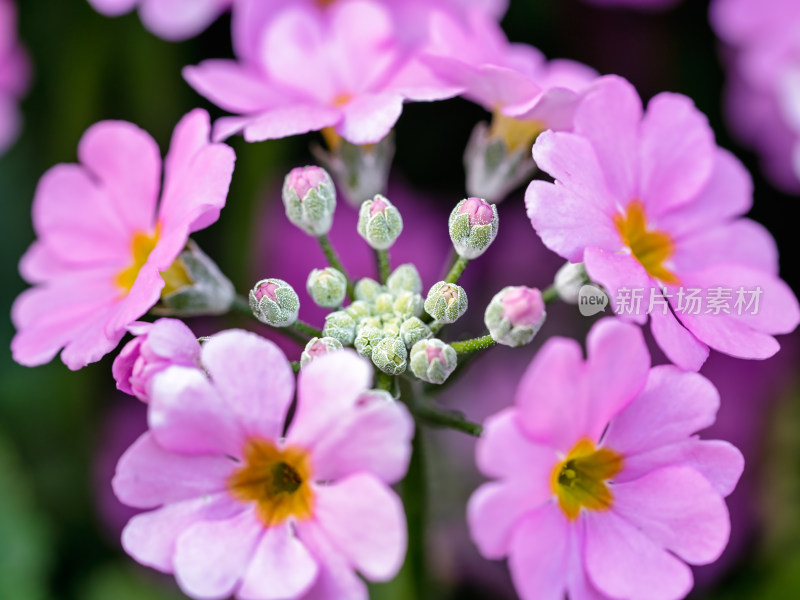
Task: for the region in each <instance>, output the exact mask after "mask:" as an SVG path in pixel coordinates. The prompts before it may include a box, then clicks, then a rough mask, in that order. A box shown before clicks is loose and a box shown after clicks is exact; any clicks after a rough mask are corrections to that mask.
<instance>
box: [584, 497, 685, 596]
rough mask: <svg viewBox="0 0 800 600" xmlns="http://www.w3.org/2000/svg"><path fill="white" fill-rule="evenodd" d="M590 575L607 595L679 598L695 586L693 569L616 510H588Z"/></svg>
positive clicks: (587, 538) (587, 565) (587, 558)
mask: <svg viewBox="0 0 800 600" xmlns="http://www.w3.org/2000/svg"><path fill="white" fill-rule="evenodd" d="M584 518H585V520H586V545H585V548H584V560H585V565H586V570H587V572H588V574H589V579H590V580H591V581H592V583H593V584H594V585H595V586H596V587H597V589H598V590H599V591H601V592H602V593H604V594H605V595H607V596H611V597H616V598H629V599H630V600H678V599H679V598H683V597H684V596H686V594H688V593H689V591H690V590H691V589H692V584H693V578H692V572H691V570H690V569H689V567H687V566H686V564H685V563H683V562H682V561H681V560H679V559H678V558H676V557H675V556H673V555H672V554H670V553H669V552H667V551H666V550H664V549H663V548H661V547H660V546H659V545H658V544H656V543H655V542H653V541H652V540H650V538H649V537H647V536H646V535H645V534H644V533H642V532H641V531H639V529H638V528H637V527H636V526H634V525H633V524H631V523H629V522H628V521H627V520H626V519H624V518H623V517H621V516H619V515H618V514H617V513H616V511H614V510H611V511H606V512H594V511H588V512H586V513H584Z"/></svg>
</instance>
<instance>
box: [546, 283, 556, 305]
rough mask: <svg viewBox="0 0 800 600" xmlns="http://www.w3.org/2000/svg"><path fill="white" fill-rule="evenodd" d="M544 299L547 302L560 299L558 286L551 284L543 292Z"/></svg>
mask: <svg viewBox="0 0 800 600" xmlns="http://www.w3.org/2000/svg"><path fill="white" fill-rule="evenodd" d="M542 300H544V303H545V304H550V303H551V302H553V301H554V300H558V290H556V286H554V285H551V286H550V287H549V288H547V289H546V290H544V291H543V292H542Z"/></svg>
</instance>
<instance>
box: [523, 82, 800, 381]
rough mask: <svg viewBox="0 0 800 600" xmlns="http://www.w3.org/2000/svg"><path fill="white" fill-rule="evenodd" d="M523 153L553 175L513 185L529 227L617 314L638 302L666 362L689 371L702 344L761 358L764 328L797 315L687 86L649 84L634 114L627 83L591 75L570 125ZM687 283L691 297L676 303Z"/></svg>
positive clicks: (788, 324) (746, 190)
mask: <svg viewBox="0 0 800 600" xmlns="http://www.w3.org/2000/svg"><path fill="white" fill-rule="evenodd" d="M533 156H534V160H535V161H536V163H537V164H538V165H539V166H540V167H541V168H542V169H543V170H544V171H546V172H547V173H548V174H549V175H551V176H552V177H553V178H554V179H555V183H547V182H545V181H534V182H532V183H531V184H530V185H529V187H528V190H527V193H526V198H525V201H526V205H527V209H528V216H529V217H530V219H531V223H532V224H533V227H534V229H535V230H536V232H537V233H538V234H539V237H541V239H542V241H543V242H544V243H545V245H546V246H547V247H548V248H550V249H551V250H553V251H554V252H556V253H558V254H559V255H561V256H562V257H564V258H566V259H567V260H569V261H571V262H581V261H583V262H584V264H585V267H586V272H587V273H588V275H589V278H590V279H591V280H592V281H595V282H598V283H600V284H601V285H602V286H603V287H604V288H605V289H606V291H607V292H608V294H609V297H610V300H611V302H612V305H613V306H614V308H615V312H616V313H617V314H619V315H620V316H623V317H625V318H629V319H633V320H635V321H637V322H639V323H644V322H645V321H646V320H647V316H648V314H649V317H650V324H651V330H652V332H653V336H654V337H655V339H656V342H657V343H658V345H659V346H660V347H661V348H662V350H663V351H664V352H665V353H666V355H667V356H668V357H669V359H670V360H671V361H672V362H674V363H675V364H677V365H678V366H680V367H682V368H685V369H690V370H697V369H698V368H699V367H700V365H702V364H703V361H705V359H706V357H707V356H708V351H709V347H711V348H714V349H715V350H718V351H720V352H724V353H726V354H730V355H732V356H736V357H740V358H753V359H762V358H767V357H769V356H772V355H773V354H775V352H777V351H778V349H779V347H780V346H779V344H778V342H777V341H776V340H775V338H774V337H773V335H776V334H781V333H788V332H790V331H792V330H793V329H794V328H795V327H796V326H797V324H798V322H800V308H799V307H798V303H797V299H796V298H795V295H794V293H793V292H792V291H791V289H790V288H789V287H788V286H787V285H786V283H784V282H783V281H782V280H781V279H780V278H779V277H778V257H777V250H776V248H775V242H774V240H773V239H772V236H770V235H769V233H768V232H767V231H766V230H765V229H764V228H763V227H762V226H760V225H758V224H757V223H754V222H753V221H750V220H749V219H744V218H741V215H743V214H744V213H746V212H747V211H748V210H749V209H750V205H751V203H752V182H751V180H750V176H749V174H748V172H747V171H746V169H745V168H744V167H743V166H742V164H741V163H740V162H739V161H738V160H737V159H736V158H735V157H734V156H733V155H731V154H730V153H729V152H727V151H725V150H723V149H722V148H719V147H718V146H717V145H716V144H715V141H714V134H713V132H712V131H711V128H710V127H709V125H708V122H707V120H706V118H705V116H704V115H703V114H702V113H700V112H699V111H698V110H697V109H696V108H695V106H694V104H693V103H692V101H691V100H690V99H689V98H687V97H685V96H681V95H678V94H670V93H662V94H659V95H657V96H656V97H654V98H653V99H652V100H651V101H650V103H649V105H648V107H647V111H646V112H645V111H643V108H642V104H641V101H640V99H639V96H638V95H637V93H636V90H634V88H633V86H631V85H630V84H629V83H628V82H627V81H625V80H624V79H621V78H619V77H612V76H609V77H604V78H602V79H601V80H599V81H598V83H597V84H596V85H595V86H593V89H592V90H590V91H589V92H588V93H587V95H586V98H585V100H584V101H583V102H582V104H581V105H580V107H579V108H578V110H577V112H576V114H575V130H574V132H571V133H567V132H546V133H544V134H542V135H541V136H540V137H539V139H538V140H537V141H536V144H535V145H534V147H533ZM662 290H663V291H662ZM691 290H697V292H696V293H695V296H696V297H698V298H700V300H699V303H698V302H693V303H691V304H688V303H687V299H686V294H687V293H689V292H690V291H691ZM636 298H639V299H640V300H639V301H637V300H636Z"/></svg>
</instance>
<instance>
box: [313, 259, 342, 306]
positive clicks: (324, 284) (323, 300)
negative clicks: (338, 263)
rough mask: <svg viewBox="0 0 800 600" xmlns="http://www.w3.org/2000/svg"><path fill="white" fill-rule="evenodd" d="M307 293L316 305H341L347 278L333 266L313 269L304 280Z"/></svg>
mask: <svg viewBox="0 0 800 600" xmlns="http://www.w3.org/2000/svg"><path fill="white" fill-rule="evenodd" d="M306 289H307V290H308V295H309V296H311V299H312V300H313V301H314V304H316V305H317V306H322V307H324V308H335V307H337V306H341V305H342V302H344V297H345V295H346V294H347V278H346V277H345V276H344V273H342V272H341V271H339V270H338V269H334V268H333V267H326V268H324V269H314V270H313V271H311V273H309V274H308V281H307V282H306Z"/></svg>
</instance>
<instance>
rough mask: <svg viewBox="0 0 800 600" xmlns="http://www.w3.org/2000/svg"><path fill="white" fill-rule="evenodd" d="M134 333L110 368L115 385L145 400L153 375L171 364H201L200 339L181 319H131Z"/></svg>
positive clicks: (186, 365) (130, 328)
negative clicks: (154, 320)
mask: <svg viewBox="0 0 800 600" xmlns="http://www.w3.org/2000/svg"><path fill="white" fill-rule="evenodd" d="M128 331H130V332H131V333H133V334H134V335H136V337H135V338H134V339H132V340H131V341H130V342H128V343H127V344H126V345H125V347H124V348H123V349H122V350H121V351H120V353H119V355H117V358H116V359H114V364H113V366H112V369H111V370H112V372H113V373H114V379H115V380H116V382H117V388H118V389H119V390H121V391H123V392H125V393H126V394H130V395H131V396H136V397H137V398H138V399H139V400H141V401H142V402H147V401H148V386H149V385H150V382H151V381H152V379H153V377H154V376H155V375H156V374H157V373H160V372H161V371H163V370H164V369H166V368H167V367H170V366H172V365H180V366H184V367H197V368H199V367H200V342H198V341H197V337H196V336H195V335H194V333H192V330H191V329H189V328H188V327H187V326H186V325H185V324H184V322H183V321H180V320H178V319H159V320H158V321H156V322H155V323H132V324H131V325H129V326H128Z"/></svg>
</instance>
